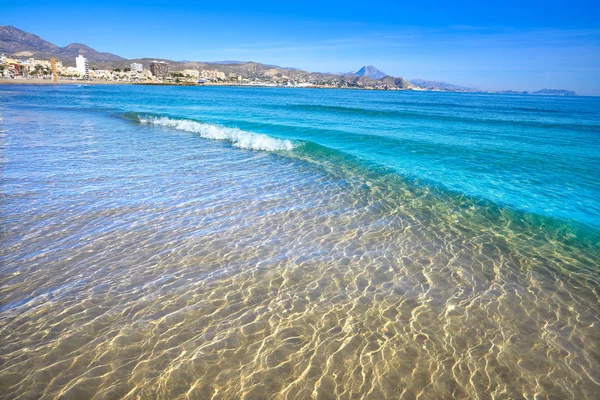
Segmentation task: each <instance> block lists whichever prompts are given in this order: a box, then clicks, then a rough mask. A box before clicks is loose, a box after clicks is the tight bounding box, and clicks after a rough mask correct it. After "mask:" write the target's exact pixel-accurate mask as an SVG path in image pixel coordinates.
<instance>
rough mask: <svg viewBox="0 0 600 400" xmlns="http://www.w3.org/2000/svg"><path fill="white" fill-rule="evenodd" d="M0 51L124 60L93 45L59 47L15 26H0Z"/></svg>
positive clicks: (101, 60) (18, 55)
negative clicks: (100, 50) (94, 47)
mask: <svg viewBox="0 0 600 400" xmlns="http://www.w3.org/2000/svg"><path fill="white" fill-rule="evenodd" d="M0 52H2V53H5V54H10V55H14V56H16V57H37V58H49V57H50V56H54V57H56V58H58V59H60V60H64V61H71V62H74V60H75V57H77V56H78V55H79V54H81V55H83V56H84V57H85V58H87V59H89V60H91V61H99V62H110V61H122V60H125V59H124V58H123V57H119V56H117V55H115V54H111V53H100V52H98V51H96V50H94V49H92V48H91V47H88V46H86V45H85V44H81V43H71V44H70V45H68V46H65V47H59V46H57V45H55V44H53V43H50V42H48V41H46V40H44V39H42V38H41V37H39V36H37V35H34V34H31V33H28V32H25V31H22V30H20V29H17V28H15V27H13V26H0Z"/></svg>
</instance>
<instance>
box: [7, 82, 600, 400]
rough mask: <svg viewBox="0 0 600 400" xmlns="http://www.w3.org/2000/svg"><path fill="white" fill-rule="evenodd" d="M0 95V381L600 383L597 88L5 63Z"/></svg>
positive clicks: (355, 391)
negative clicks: (201, 83)
mask: <svg viewBox="0 0 600 400" xmlns="http://www.w3.org/2000/svg"><path fill="white" fill-rule="evenodd" d="M0 107H1V108H0V113H1V118H2V120H1V121H0V127H1V129H2V132H1V135H2V136H1V140H2V142H1V144H2V150H1V151H2V171H3V173H2V186H3V193H4V196H3V199H2V216H3V221H4V222H3V236H2V253H1V257H2V267H0V284H1V289H0V335H1V336H2V343H3V345H2V347H1V350H0V386H2V387H3V388H7V389H6V390H5V391H4V392H3V393H2V394H0V397H2V396H5V397H7V398H14V397H18V396H20V395H24V394H26V393H28V394H29V395H30V396H32V397H40V396H41V397H48V398H53V397H56V396H61V395H62V396H66V397H69V396H70V397H72V398H82V397H84V398H86V397H93V396H94V395H95V396H98V398H129V397H130V398H135V397H136V396H139V397H142V398H155V397H163V398H211V397H212V398H240V397H244V396H245V397H247V398H312V397H316V398H417V397H419V398H575V399H579V398H594V394H595V393H596V392H597V390H598V389H600V371H599V368H600V348H599V343H600V326H599V324H600V321H599V314H600V313H599V311H600V310H599V309H598V304H599V299H600V296H599V293H598V290H599V286H598V282H599V265H600V205H599V201H598V199H600V98H588V97H575V98H561V97H543V96H498V95H488V94H471V93H469V94H458V93H428V92H379V91H377V92H375V91H354V90H310V89H274V88H264V89H263V88H234V87H221V88H219V87H145V86H87V87H76V86H59V87H51V86H48V87H32V86H4V87H0Z"/></svg>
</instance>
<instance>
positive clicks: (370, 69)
mask: <svg viewBox="0 0 600 400" xmlns="http://www.w3.org/2000/svg"><path fill="white" fill-rule="evenodd" d="M348 75H354V76H366V77H367V78H371V79H381V78H385V77H386V76H387V74H386V73H385V72H381V71H380V70H378V69H377V68H375V67H374V66H373V65H365V66H364V67H362V68H361V69H359V70H358V71H356V72H350V73H349V74H348Z"/></svg>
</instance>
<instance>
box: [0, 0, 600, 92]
mask: <svg viewBox="0 0 600 400" xmlns="http://www.w3.org/2000/svg"><path fill="white" fill-rule="evenodd" d="M7 3H8V2H3V3H2V5H0V24H2V25H13V26H15V27H17V28H20V29H23V30H26V31H28V32H31V33H34V34H36V35H39V36H41V37H42V38H44V39H46V40H49V41H51V42H53V43H55V44H57V45H59V46H65V45H67V44H69V43H72V42H80V43H85V44H87V45H89V46H91V47H93V48H95V49H96V50H99V51H108V52H111V53H115V54H118V55H120V56H122V57H126V58H137V57H156V58H168V59H174V60H198V61H218V60H252V61H258V62H263V63H269V64H277V65H283V66H291V67H297V68H302V69H306V70H309V71H320V72H347V71H351V70H355V69H358V68H360V67H361V66H362V65H365V64H373V65H375V66H376V67H378V68H379V69H381V70H383V71H384V72H386V73H388V74H390V75H395V76H403V77H405V78H409V79H412V78H423V79H430V80H444V81H447V82H451V83H455V84H462V85H465V86H473V87H477V88H480V89H515V90H538V89H541V88H559V89H571V90H575V91H577V92H578V93H580V94H587V95H600V22H599V20H600V17H599V16H600V2H598V1H595V2H594V1H551V0H550V1H524V0H523V1H513V0H505V1H493V0H492V1H462V2H460V1H455V2H446V1H404V2H401V1H371V2H365V1H363V2H351V1H346V2H326V1H312V0H307V1H302V2H296V1H285V0H281V1H277V2H273V1H268V0H267V1H243V2H238V1H235V0H233V1H224V2H221V1H212V2H202V1H194V2H191V1H187V0H181V1H173V2H168V1H154V0H148V1H143V0H142V1H135V2H132V1H124V0H121V1H115V2H113V1H110V0H105V1H95V2H87V1H77V2H74V1H60V0H56V1H52V2H49V1H43V2H41V1H26V2H10V4H7Z"/></svg>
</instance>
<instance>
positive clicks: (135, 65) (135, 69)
mask: <svg viewBox="0 0 600 400" xmlns="http://www.w3.org/2000/svg"><path fill="white" fill-rule="evenodd" d="M143 70H144V66H143V65H142V64H140V63H131V71H132V72H142V71H143Z"/></svg>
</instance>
